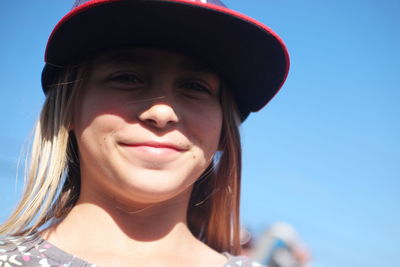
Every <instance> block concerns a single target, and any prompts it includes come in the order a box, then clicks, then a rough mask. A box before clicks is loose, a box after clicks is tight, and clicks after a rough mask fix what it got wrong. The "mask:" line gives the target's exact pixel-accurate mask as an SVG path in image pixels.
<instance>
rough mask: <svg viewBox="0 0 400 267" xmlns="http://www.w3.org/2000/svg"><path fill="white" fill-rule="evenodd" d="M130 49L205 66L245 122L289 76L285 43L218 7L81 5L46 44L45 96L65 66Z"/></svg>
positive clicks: (138, 2) (203, 2)
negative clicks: (162, 52) (173, 53)
mask: <svg viewBox="0 0 400 267" xmlns="http://www.w3.org/2000/svg"><path fill="white" fill-rule="evenodd" d="M127 46H154V47H161V48H167V49H173V50H177V51H180V52H182V53H186V54H188V55H191V56H193V57H195V58H198V59H200V60H201V61H202V62H203V63H204V64H207V65H208V66H209V67H211V68H212V69H213V70H215V71H216V72H217V73H218V74H219V75H221V77H222V78H223V79H224V80H225V81H226V83H227V84H228V85H229V88H230V89H231V91H232V93H233V96H234V98H235V100H236V103H237V105H238V107H239V110H240V113H241V116H242V120H244V119H245V118H246V117H247V116H248V115H249V113H250V112H255V111H258V110H260V109H261V108H262V107H263V106H265V105H266V104H267V103H268V102H269V101H270V100H271V99H272V98H273V97H274V95H275V94H276V93H277V92H278V91H279V89H280V88H281V87H282V85H283V83H284V81H285V79H286V76H287V74H288V71H289V55H288V52H287V49H286V46H285V44H284V43H283V41H282V40H281V38H280V37H279V36H278V35H277V34H276V33H275V32H273V31H272V30H271V29H269V28H268V27H267V26H265V25H264V24H262V23H260V22H258V21H256V20H254V19H252V18H250V17H248V16H246V15H243V14H241V13H239V12H236V11H233V10H231V9H229V8H227V7H226V6H225V5H224V4H223V3H222V2H221V1H219V0H78V1H76V2H75V4H74V6H73V8H72V10H71V11H70V12H69V13H68V14H66V15H65V16H64V17H63V18H62V19H61V20H60V21H59V22H58V24H57V25H56V26H55V28H54V30H53V32H52V33H51V35H50V38H49V40H48V43H47V47H46V53H45V63H46V65H45V67H44V69H43V72H42V86H43V90H44V92H45V93H46V92H47V90H48V88H49V86H50V85H52V84H54V83H55V82H56V79H57V77H58V75H59V73H60V71H62V70H63V69H64V68H65V67H66V66H68V65H70V64H74V63H78V62H79V61H81V60H83V59H84V58H86V57H87V56H88V55H93V54H95V53H98V52H100V51H102V50H106V49H113V48H119V47H127Z"/></svg>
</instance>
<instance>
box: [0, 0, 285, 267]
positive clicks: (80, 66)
mask: <svg viewBox="0 0 400 267" xmlns="http://www.w3.org/2000/svg"><path fill="white" fill-rule="evenodd" d="M45 61H46V65H45V67H44V70H43V73H42V85H43V89H44V92H45V94H46V101H45V103H44V106H43V109H42V112H41V116H40V119H39V121H38V123H37V126H36V131H35V136H34V140H33V146H32V151H31V165H30V169H29V174H28V179H27V180H28V183H27V185H26V189H25V193H24V195H23V197H22V200H21V202H20V203H19V205H18V207H17V208H16V210H15V211H14V213H13V214H12V215H11V216H10V218H9V219H8V220H7V221H6V222H5V223H4V224H3V225H2V226H1V227H0V233H1V235H3V236H6V237H5V238H4V239H3V241H1V243H0V249H1V250H0V266H91V265H98V266H259V265H257V263H255V262H253V261H251V260H250V259H246V258H243V257H238V256H233V255H238V254H239V253H240V247H239V194H240V170H241V155H240V137H239V131H238V126H239V125H240V123H241V122H242V121H243V120H244V119H245V118H246V117H247V116H248V115H249V113H250V112H254V111H257V110H258V109H260V108H261V107H263V106H264V105H265V104H266V103H267V102H268V101H269V100H270V99H271V98H272V97H273V96H274V95H275V93H276V92H277V91H278V90H279V88H280V87H281V86H282V84H283V82H284V80H285V78H286V75H287V72H288V66H289V59H288V54H287V51H286V48H285V46H284V44H283V42H282V41H281V40H280V38H279V37H278V36H277V35H276V34H275V33H273V32H272V31H271V30H270V29H269V28H267V27H266V26H264V25H262V24H261V23H259V22H257V21H255V20H253V19H251V18H249V17H246V16H244V15H242V14H240V13H237V12H235V11H232V10H230V9H228V8H227V7H226V6H224V5H223V4H222V3H221V2H220V1H216V0H214V1H204V0H203V1H189V0H168V1H166V0H163V1H161V0H146V1H144V0H142V1H140V0H87V1H77V2H76V3H75V5H74V7H73V9H72V10H71V11H70V12H69V13H68V14H67V15H66V16H65V17H64V18H63V19H62V20H61V21H60V22H59V23H58V24H57V25H56V27H55V29H54V30H53V33H52V34H51V36H50V38H49V41H48V45H47V48H46V54H45Z"/></svg>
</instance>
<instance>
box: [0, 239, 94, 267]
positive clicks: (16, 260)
mask: <svg viewBox="0 0 400 267" xmlns="http://www.w3.org/2000/svg"><path fill="white" fill-rule="evenodd" d="M0 266H7V267H17V266H18V267H21V266H26V267H29V266H31V267H36V266H43V267H44V266H91V265H89V264H84V263H83V262H82V261H80V260H78V259H76V258H75V257H73V256H72V255H68V254H66V253H64V252H62V251H61V250H59V249H57V248H56V247H54V246H52V245H51V244H50V243H48V242H47V241H45V240H44V239H43V238H42V237H40V236H39V235H38V234H34V235H30V236H26V237H5V238H2V239H0Z"/></svg>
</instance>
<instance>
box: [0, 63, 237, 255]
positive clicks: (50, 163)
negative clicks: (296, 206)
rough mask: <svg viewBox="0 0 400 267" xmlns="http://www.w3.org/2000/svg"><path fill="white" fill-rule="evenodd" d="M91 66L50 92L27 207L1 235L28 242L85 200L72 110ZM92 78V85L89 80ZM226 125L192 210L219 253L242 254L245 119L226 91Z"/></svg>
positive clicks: (193, 226) (72, 72)
mask: <svg viewBox="0 0 400 267" xmlns="http://www.w3.org/2000/svg"><path fill="white" fill-rule="evenodd" d="M90 69H91V66H90V61H88V62H86V63H82V64H80V65H76V66H71V67H68V68H66V69H65V70H64V71H63V74H62V75H59V79H58V80H57V81H55V83H54V85H53V86H51V87H50V88H49V90H48V92H47V95H46V100H45V103H44V105H43V108H42V111H41V114H40V118H39V120H38V122H37V124H36V127H35V133H34V139H33V144H32V149H31V152H30V166H29V169H28V173H27V174H26V177H27V179H26V180H27V181H26V185H25V190H24V193H23V196H22V199H21V201H20V202H19V204H18V206H17V207H16V209H15V210H14V212H13V213H12V214H11V215H10V217H9V218H8V220H6V221H5V222H4V223H3V224H2V225H1V226H0V235H12V236H24V235H28V234H30V233H33V232H36V231H38V230H40V229H41V228H43V227H46V226H49V225H51V224H53V223H56V222H57V221H59V220H62V218H63V217H64V216H65V215H66V214H68V212H69V211H70V210H71V208H72V207H73V206H74V205H75V204H76V202H77V200H78V198H79V194H80V170H79V157H78V152H77V151H78V147H77V144H76V140H75V136H74V134H73V133H72V132H71V131H70V126H71V122H72V110H73V107H74V105H76V104H77V102H78V100H79V95H80V93H81V92H82V91H83V90H82V89H83V87H84V86H85V81H86V80H87V77H88V75H89V74H90ZM85 78H86V79H85ZM221 106H222V112H223V125H222V133H221V140H220V151H219V153H218V159H217V160H214V162H213V163H212V164H211V166H209V168H207V170H206V171H205V172H204V173H203V175H202V176H201V177H200V179H199V180H198V181H197V182H196V183H195V185H194V188H193V191H192V195H191V198H190V203H189V209H188V224H189V228H190V230H191V231H192V233H193V234H194V235H195V236H197V237H198V238H199V239H200V240H201V241H203V242H204V243H206V244H207V245H209V246H210V247H212V248H214V249H215V250H217V251H220V252H222V251H227V252H230V253H232V254H238V253H239V201H240V177H241V148H240V136H239V124H240V119H239V116H238V111H237V108H236V105H235V101H234V100H233V98H232V96H231V94H230V92H229V91H228V90H221Z"/></svg>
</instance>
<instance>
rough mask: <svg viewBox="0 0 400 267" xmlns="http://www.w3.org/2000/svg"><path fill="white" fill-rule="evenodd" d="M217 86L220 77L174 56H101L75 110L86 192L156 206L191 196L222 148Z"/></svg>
mask: <svg viewBox="0 0 400 267" xmlns="http://www.w3.org/2000/svg"><path fill="white" fill-rule="evenodd" d="M219 87H220V80H219V77H218V76H217V75H216V74H215V73H213V72H211V71H210V70H208V69H207V68H205V67H204V66H202V65H201V64H199V62H197V61H195V60H193V59H191V58H189V57H187V56H184V55H182V54H178V53H174V52H169V51H165V50H158V49H150V48H136V49H129V50H121V51H118V52H110V53H106V54H103V55H101V56H99V57H97V58H96V59H95V60H94V62H93V65H92V73H91V75H90V77H89V80H88V83H87V86H86V87H85V88H84V91H83V93H82V98H81V99H80V105H79V107H77V108H76V109H75V111H74V120H73V131H74V133H75V135H76V138H77V142H78V148H79V153H80V166H81V180H82V192H81V194H83V195H85V194H95V195H97V196H100V197H101V196H106V197H112V198H117V199H121V200H124V201H126V200H128V201H132V202H134V203H157V202H162V201H166V200H168V199H171V198H173V197H175V196H178V195H179V194H181V193H183V192H187V191H188V190H190V189H191V185H192V184H193V183H194V182H195V181H196V180H197V179H198V178H199V176H200V175H201V174H202V172H203V171H204V170H205V169H206V168H207V167H208V165H209V164H210V162H211V160H212V157H213V155H214V153H215V152H216V150H217V148H218V142H219V138H220V133H221V125H222V112H221V106H220V103H219Z"/></svg>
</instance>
